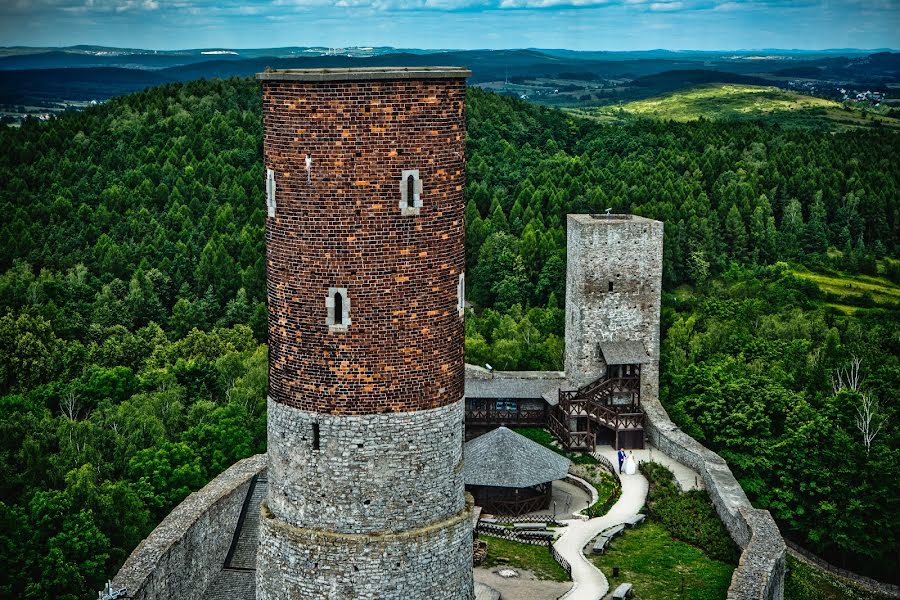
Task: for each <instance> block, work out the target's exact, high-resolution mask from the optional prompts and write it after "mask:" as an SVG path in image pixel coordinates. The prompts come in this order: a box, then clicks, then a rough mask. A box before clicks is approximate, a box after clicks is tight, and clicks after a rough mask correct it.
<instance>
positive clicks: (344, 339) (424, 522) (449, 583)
mask: <svg viewBox="0 0 900 600" xmlns="http://www.w3.org/2000/svg"><path fill="white" fill-rule="evenodd" d="M468 75H469V72H468V71H466V70H464V69H460V68H449V67H430V68H415V69H402V68H381V69H337V70H334V69H329V70H319V69H316V70H303V71H274V72H266V73H261V74H259V75H258V76H257V77H258V79H260V80H261V81H262V85H263V112H264V123H265V166H266V173H267V178H266V184H267V185H266V188H267V205H268V219H267V225H266V248H267V266H268V273H267V285H268V302H269V394H270V397H269V415H268V418H269V421H268V430H269V442H268V444H269V450H268V452H269V492H268V498H267V501H266V502H264V503H263V508H262V511H263V519H262V520H261V521H262V524H261V529H260V546H259V556H258V561H257V598H259V599H261V600H262V599H275V598H279V599H281V598H304V599H307V598H310V599H312V598H335V599H336V598H341V599H346V598H372V599H376V598H377V599H379V600H383V599H387V598H404V599H406V598H429V599H441V598H447V599H451V598H452V599H467V598H471V597H472V570H471V526H470V524H469V520H468V515H469V508H468V507H467V506H466V505H465V501H464V497H463V481H462V445H463V403H462V400H463V378H464V364H463V338H464V335H463V318H462V301H463V290H464V281H463V268H464V264H465V251H464V247H463V243H464V226H463V208H464V202H463V188H464V184H465V155H464V153H465V125H466V123H465V103H464V102H465V77H467V76H468Z"/></svg>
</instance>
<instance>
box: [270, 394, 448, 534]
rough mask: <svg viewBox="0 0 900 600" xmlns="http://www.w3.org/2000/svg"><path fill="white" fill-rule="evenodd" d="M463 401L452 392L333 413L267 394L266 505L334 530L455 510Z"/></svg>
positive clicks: (386, 526) (389, 527) (289, 519)
mask: <svg viewBox="0 0 900 600" xmlns="http://www.w3.org/2000/svg"><path fill="white" fill-rule="evenodd" d="M463 408H464V406H463V402H462V400H458V401H457V402H455V403H453V404H450V405H448V406H442V407H440V408H434V409H431V410H418V411H412V412H402V413H401V412H395V413H383V414H378V415H340V416H339V415H329V414H325V413H317V412H309V411H304V410H300V409H298V408H294V407H292V406H288V405H286V404H282V403H280V402H276V401H274V400H273V399H272V398H270V399H269V409H268V410H269V413H268V436H269V444H268V448H269V472H268V478H269V490H268V506H269V507H270V509H271V511H272V512H273V513H274V514H275V516H276V517H277V518H278V519H280V520H283V521H285V522H286V523H288V524H290V525H295V526H297V527H304V528H309V529H321V530H323V531H331V532H338V533H378V532H392V531H402V530H406V529H415V528H417V527H422V526H425V525H429V524H431V523H433V522H435V521H441V520H443V519H446V518H448V517H449V516H450V515H453V514H456V513H458V512H459V511H460V510H461V509H462V508H463V506H464V503H465V500H464V496H463V494H464V482H463V474H462V473H463V471H462V459H463V454H462V453H463V427H464V426H463V418H464V414H463ZM312 423H316V424H318V426H319V449H318V450H316V449H314V448H313V444H312V440H311V437H312V436H311V431H312V426H311V424H312Z"/></svg>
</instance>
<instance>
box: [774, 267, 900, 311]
mask: <svg viewBox="0 0 900 600" xmlns="http://www.w3.org/2000/svg"><path fill="white" fill-rule="evenodd" d="M792 273H793V275H794V276H795V277H799V278H801V279H806V280H808V281H812V282H813V283H815V284H816V285H817V286H819V289H821V290H822V291H823V292H827V293H829V294H833V295H835V296H839V297H840V298H842V299H846V300H851V301H859V300H861V299H862V298H863V296H864V295H869V296H871V298H872V300H874V301H875V302H877V303H879V304H900V286H898V285H897V284H895V283H893V282H891V281H889V280H887V279H885V278H884V277H872V276H870V275H847V274H841V275H827V274H824V273H814V272H812V271H806V270H794V271H792ZM833 306H836V307H843V306H845V305H844V304H834V305H833ZM847 308H853V307H847Z"/></svg>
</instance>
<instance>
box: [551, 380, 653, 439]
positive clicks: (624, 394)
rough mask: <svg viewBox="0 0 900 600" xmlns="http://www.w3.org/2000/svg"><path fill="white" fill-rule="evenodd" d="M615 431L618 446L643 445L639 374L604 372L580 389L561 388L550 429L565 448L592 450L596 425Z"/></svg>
mask: <svg viewBox="0 0 900 600" xmlns="http://www.w3.org/2000/svg"><path fill="white" fill-rule="evenodd" d="M599 427H604V428H607V429H610V430H612V431H613V432H615V444H614V445H615V447H616V448H620V447H629V448H643V446H644V413H643V411H642V410H641V380H640V374H639V373H638V374H637V375H635V376H627V377H608V376H603V377H600V378H599V379H597V380H595V381H593V382H591V383H589V384H587V385H584V386H582V387H580V388H578V389H577V390H559V402H558V403H557V405H556V406H555V407H553V409H552V410H551V412H550V431H552V432H553V434H554V435H555V436H556V438H557V439H558V440H559V442H560V443H561V444H562V446H563V447H564V448H565V449H566V450H581V451H587V452H591V451H593V449H594V445H595V436H596V431H597V428H599Z"/></svg>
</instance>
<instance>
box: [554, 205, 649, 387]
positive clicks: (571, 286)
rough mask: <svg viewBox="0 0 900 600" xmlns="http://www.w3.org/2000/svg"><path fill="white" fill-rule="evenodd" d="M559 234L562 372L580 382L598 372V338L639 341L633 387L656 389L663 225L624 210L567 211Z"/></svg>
mask: <svg viewBox="0 0 900 600" xmlns="http://www.w3.org/2000/svg"><path fill="white" fill-rule="evenodd" d="M566 239H567V247H566V252H567V258H566V261H567V266H566V356H565V371H566V377H567V379H568V380H569V382H570V383H572V384H573V386H574V387H580V386H582V385H585V384H587V383H590V382H592V381H594V380H595V379H597V378H598V377H600V376H601V375H603V374H604V373H605V372H606V366H605V364H604V362H603V355H602V354H601V352H600V347H599V342H601V341H640V342H643V343H644V346H645V347H646V350H647V351H648V352H649V356H648V361H649V362H648V363H647V364H645V365H643V366H642V367H641V394H642V395H646V396H656V395H657V394H658V390H659V316H660V298H661V291H662V290H661V286H662V251H663V224H662V223H661V222H659V221H653V220H650V219H645V218H643V217H638V216H632V215H613V216H612V217H605V216H603V215H599V216H594V215H569V216H568V219H567V231H566ZM610 284H612V291H610Z"/></svg>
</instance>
